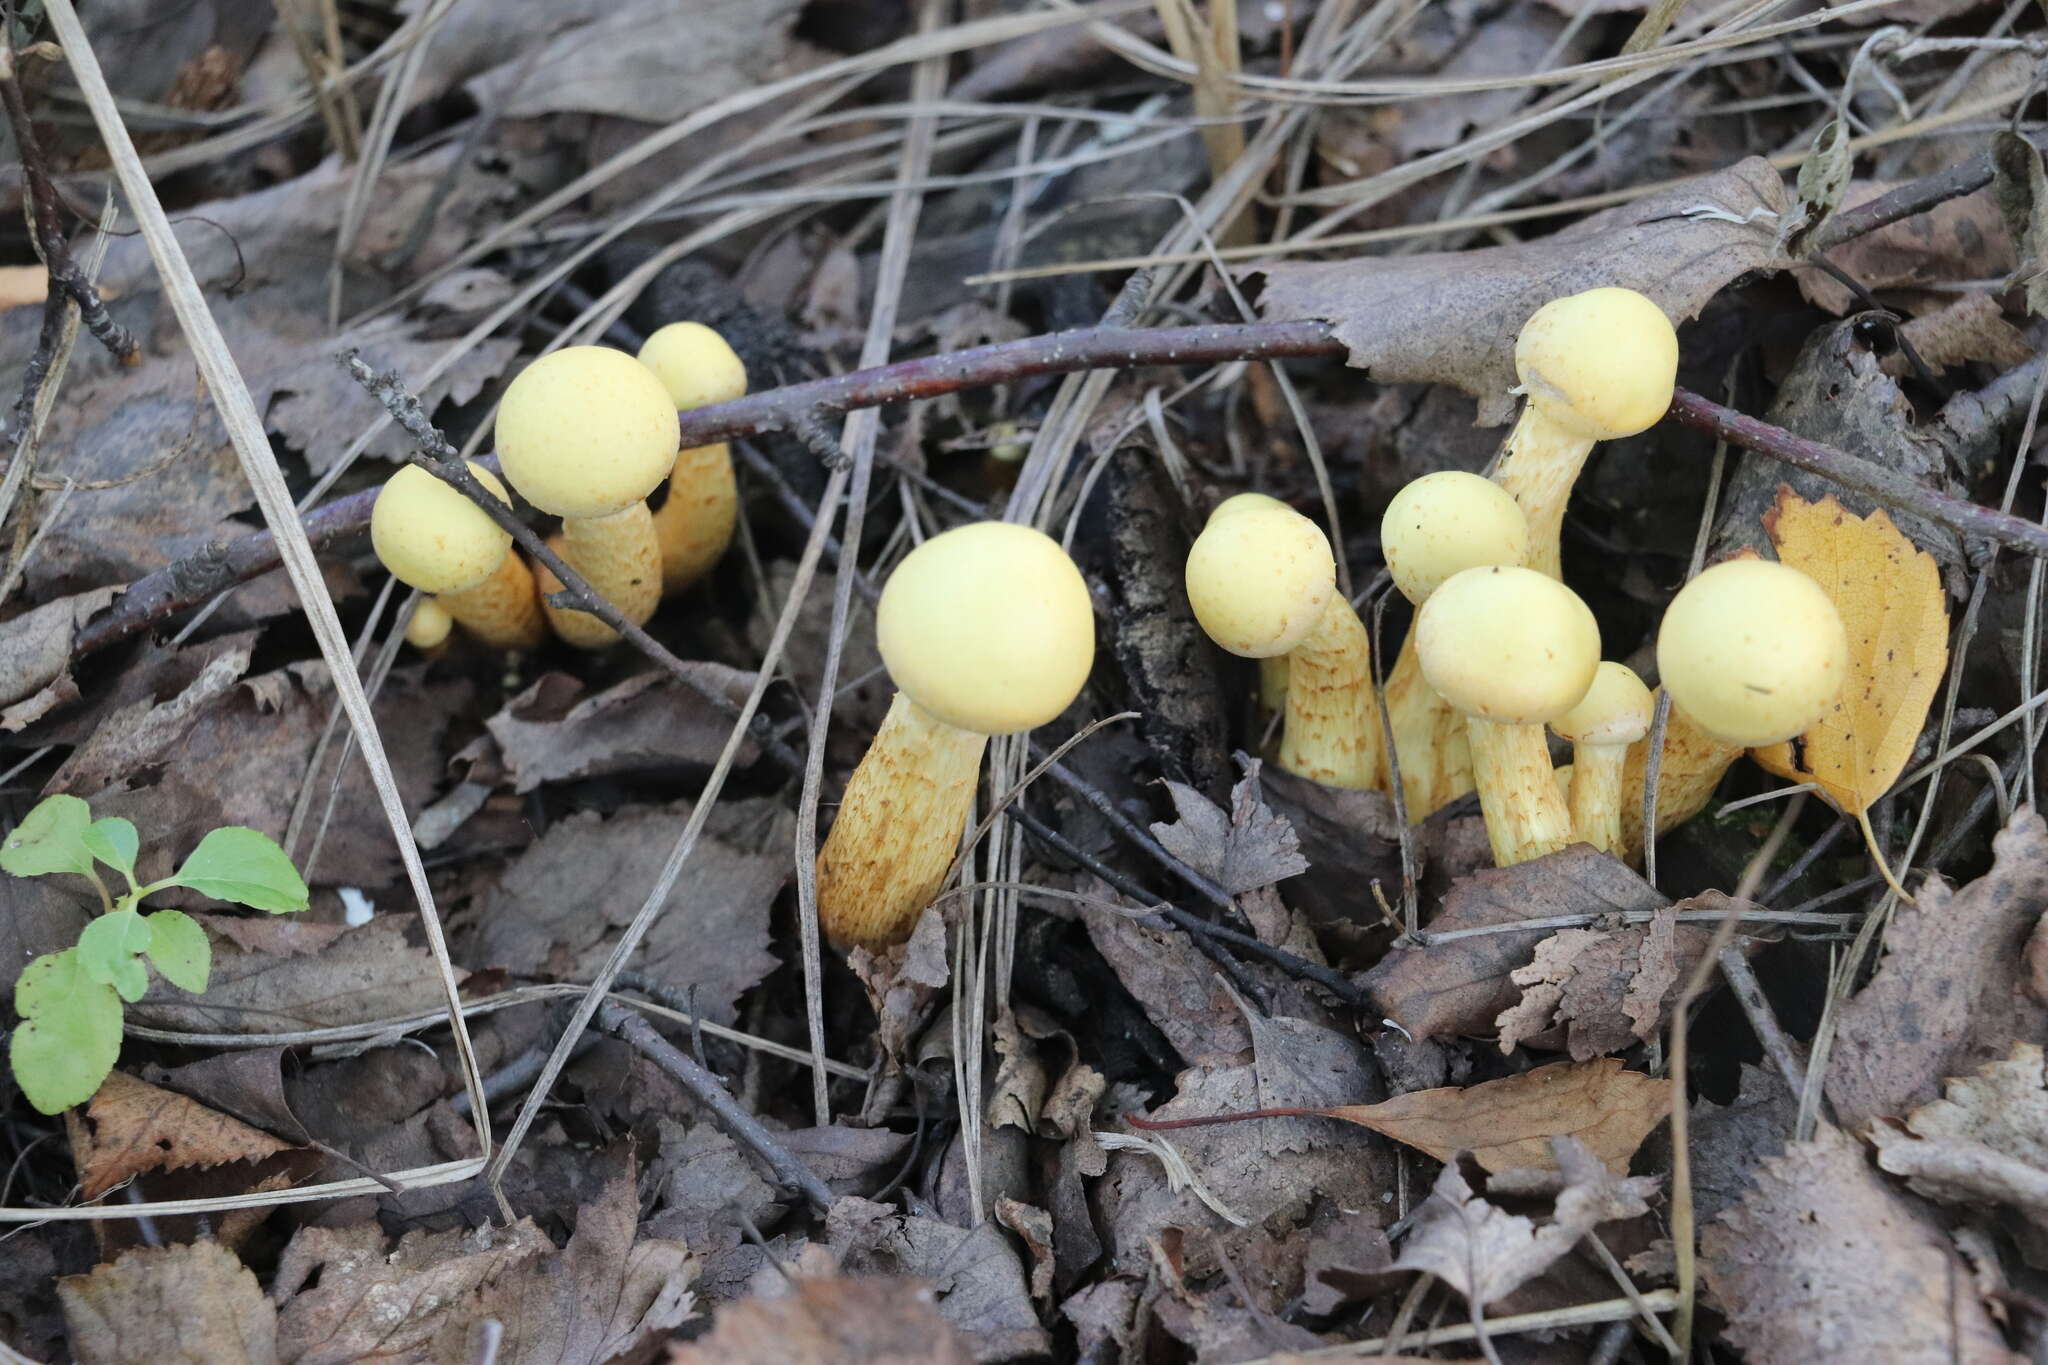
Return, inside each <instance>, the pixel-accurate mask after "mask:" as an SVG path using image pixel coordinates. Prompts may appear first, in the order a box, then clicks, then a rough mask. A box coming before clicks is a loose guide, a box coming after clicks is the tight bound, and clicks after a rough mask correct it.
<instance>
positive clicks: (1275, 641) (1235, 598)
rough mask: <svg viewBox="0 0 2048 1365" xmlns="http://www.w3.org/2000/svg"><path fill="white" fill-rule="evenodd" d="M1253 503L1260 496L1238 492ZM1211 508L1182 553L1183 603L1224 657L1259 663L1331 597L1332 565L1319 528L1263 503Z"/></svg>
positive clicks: (1302, 634)
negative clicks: (1184, 558)
mask: <svg viewBox="0 0 2048 1365" xmlns="http://www.w3.org/2000/svg"><path fill="white" fill-rule="evenodd" d="M1240 496H1241V497H1247V498H1257V497H1260V496H1261V495H1260V494H1256V493H1251V494H1241V495H1240ZM1237 501H1238V498H1232V499H1231V500H1230V502H1226V503H1224V504H1223V507H1219V508H1217V509H1216V510H1217V513H1218V515H1212V516H1211V517H1210V518H1209V524H1208V525H1207V526H1206V527H1204V528H1203V530H1202V534H1201V535H1199V536H1196V537H1195V544H1194V548H1193V549H1191V550H1190V551H1189V552H1188V568H1187V587H1188V602H1189V604H1190V605H1191V606H1193V607H1194V609H1195V619H1196V620H1197V621H1199V622H1201V625H1202V629H1203V630H1205V631H1207V632H1208V635H1209V638H1210V639H1212V640H1214V641H1215V642H1216V643H1217V644H1219V645H1221V646H1223V647H1224V648H1225V649H1227V650H1229V651H1230V652H1231V653H1232V654H1236V655H1239V656H1241V657H1243V658H1247V659H1267V658H1271V657H1272V656H1273V655H1275V654H1285V653H1287V651H1289V650H1291V649H1293V648H1294V647H1295V646H1296V645H1298V644H1300V643H1301V642H1302V641H1303V640H1304V639H1306V638H1307V637H1308V633H1309V632H1310V631H1311V630H1313V629H1315V625H1316V622H1317V621H1319V620H1321V619H1322V615H1323V609H1324V608H1325V607H1327V606H1329V605H1330V599H1331V598H1332V597H1333V596H1335V595H1336V592H1337V561H1336V558H1335V557H1334V556H1333V555H1331V553H1330V541H1329V538H1328V537H1327V536H1325V535H1324V534H1323V531H1322V528H1321V527H1319V526H1317V525H1316V524H1315V523H1314V522H1312V521H1310V520H1309V519H1308V518H1307V517H1305V516H1303V515H1301V513H1299V512H1297V511H1295V510H1294V509H1292V508H1290V507H1287V506H1285V505H1284V504H1282V503H1279V502H1276V501H1274V500H1273V499H1270V498H1268V499H1266V502H1267V503H1269V504H1270V505H1269V506H1266V505H1259V504H1257V503H1247V504H1245V505H1244V506H1243V507H1241V508H1239V509H1236V510H1234V511H1232V512H1230V513H1228V514H1224V511H1223V509H1224V508H1226V507H1229V506H1230V504H1231V503H1234V502H1237Z"/></svg>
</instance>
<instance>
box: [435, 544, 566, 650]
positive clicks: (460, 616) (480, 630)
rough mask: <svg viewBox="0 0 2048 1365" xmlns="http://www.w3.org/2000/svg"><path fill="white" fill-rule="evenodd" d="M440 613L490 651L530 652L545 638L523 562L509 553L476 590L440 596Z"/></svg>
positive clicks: (537, 599) (537, 602)
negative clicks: (445, 613) (486, 646)
mask: <svg viewBox="0 0 2048 1365" xmlns="http://www.w3.org/2000/svg"><path fill="white" fill-rule="evenodd" d="M433 600H434V601H435V602H438V603H439V604H440V606H441V609H442V610H443V611H445V612H447V613H448V615H449V616H450V617H452V618H454V621H455V624H456V625H458V626H461V627H462V628H463V629H464V630H466V631H468V632H469V633H470V634H471V635H474V636H476V638H477V639H478V640H480V641H482V642H483V643H484V644H486V645H488V646H489V647H490V648H492V649H533V648H535V647H537V646H538V645H539V644H540V643H541V642H542V641H543V640H545V639H547V638H548V628H547V622H546V621H544V620H542V619H541V614H540V597H539V595H538V594H536V593H535V592H534V583H533V575H532V574H530V573H528V572H527V569H526V561H525V560H524V559H521V558H520V557H519V555H518V554H517V553H516V552H514V551H511V550H507V551H506V552H505V557H504V558H503V559H501V560H499V561H498V567H497V568H495V569H493V570H491V575H490V577H488V578H486V579H485V580H484V581H483V582H481V583H478V584H477V585H476V586H475V587H471V588H462V589H459V590H457V591H455V592H444V593H440V594H438V595H437V596H435V597H434V598H433Z"/></svg>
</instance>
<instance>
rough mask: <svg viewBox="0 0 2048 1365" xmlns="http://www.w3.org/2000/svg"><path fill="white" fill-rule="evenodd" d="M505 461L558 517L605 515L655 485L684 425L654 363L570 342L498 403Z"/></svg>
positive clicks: (530, 369) (516, 481) (533, 497)
mask: <svg viewBox="0 0 2048 1365" xmlns="http://www.w3.org/2000/svg"><path fill="white" fill-rule="evenodd" d="M497 437H498V463H499V465H500V466H501V467H502V468H503V469H504V471H505V477H506V478H507V479H510V480H511V481H512V486H513V487H514V488H516V489H518V490H519V492H520V494H521V495H522V496H524V497H525V499H526V500H527V501H528V502H530V503H532V504H533V505H534V506H535V507H538V508H539V509H540V510H541V511H543V512H552V513H553V514H554V515H556V516H558V517H604V516H610V515H611V514H612V513H614V512H618V511H622V510H624V509H625V508H627V507H629V506H631V505H632V504H633V503H635V502H638V501H639V500H640V499H642V498H644V497H646V496H647V495H648V494H649V493H652V492H653V491H654V489H655V486H656V485H658V484H659V483H660V482H661V481H662V480H663V479H664V478H667V477H668V472H669V470H670V469H671V468H673V467H674V465H675V462H676V450H677V448H678V446H679V444H680V442H681V439H682V428H681V426H680V425H679V423H678V421H677V418H676V405H675V404H674V403H673V402H671V401H670V399H669V393H668V390H667V388H665V387H663V385H662V382H661V380H659V379H657V378H656V377H655V374H654V371H652V370H650V369H648V368H647V367H646V366H645V365H642V364H641V363H640V362H639V361H637V360H635V359H634V358H633V357H632V356H629V355H627V354H626V353H625V352H624V351H614V350H612V349H610V348H609V347H605V346H569V347H565V348H564V349H562V350H559V351H556V352H555V353H554V354H552V355H545V356H542V357H541V358H540V359H539V360H536V361H534V362H533V363H532V364H531V365H528V366H527V367H526V368H525V369H524V370H522V371H521V372H520V374H519V377H518V378H517V379H514V380H513V381H512V383H511V385H510V386H509V387H507V388H506V390H505V397H504V400H503V401H502V402H501V403H500V404H499V405H498V428H497Z"/></svg>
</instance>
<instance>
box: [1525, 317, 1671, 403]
mask: <svg viewBox="0 0 2048 1365" xmlns="http://www.w3.org/2000/svg"><path fill="white" fill-rule="evenodd" d="M1515 373H1516V375H1518V376H1519V377H1520V378H1521V381H1522V388H1523V390H1524V391H1525V392H1526V393H1527V394H1528V396H1529V402H1530V403H1531V404H1533V405H1534V406H1535V408H1536V410H1537V411H1538V412H1540V413H1541V414H1542V415H1543V416H1544V417H1545V418H1546V419H1548V420H1549V421H1550V422H1552V423H1554V424H1555V425H1557V426H1560V427H1562V428H1564V429H1565V430H1566V431H1569V432H1571V433H1572V434H1573V435H1575V436H1579V437H1582V438H1584V439H1586V440H1589V441H1611V440H1614V439H1616V438H1618V437H1622V436H1633V435H1635V434H1636V433H1637V432H1639V431H1642V430H1645V429H1646V428H1648V427H1651V426H1654V425H1655V424H1656V422H1657V419H1658V418H1660V417H1662V416H1663V415H1664V413H1665V410H1666V409H1668V408H1669V407H1670V406H1671V388H1672V385H1673V384H1675V383H1677V381H1678V333H1677V332H1675V331H1673V330H1672V327H1671V319H1670V318H1668V317H1666V316H1664V310H1663V309H1662V308H1659V307H1658V306H1657V305H1656V304H1654V303H1652V302H1651V301H1650V300H1649V299H1647V298H1645V297H1643V296H1642V295H1641V294H1638V293H1637V292H1636V291H1635V290H1633V289H1617V288H1605V289H1588V290H1587V291H1586V292H1585V293H1583V294H1571V295H1568V296H1566V297H1565V298H1561V299H1552V300H1551V301H1550V302H1549V303H1546V304H1544V305H1543V306H1542V307H1541V308H1538V309H1537V310H1536V311H1535V313H1534V314H1533V315H1531V316H1530V318H1529V320H1528V321H1527V322H1526V323H1524V324H1523V325H1522V334H1521V335H1520V336H1519V337H1517V338H1516V339H1515Z"/></svg>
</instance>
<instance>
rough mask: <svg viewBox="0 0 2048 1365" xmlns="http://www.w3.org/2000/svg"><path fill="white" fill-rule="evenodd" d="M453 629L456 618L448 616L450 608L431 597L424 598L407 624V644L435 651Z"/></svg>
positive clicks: (413, 610) (415, 647)
mask: <svg viewBox="0 0 2048 1365" xmlns="http://www.w3.org/2000/svg"><path fill="white" fill-rule="evenodd" d="M453 629H455V618H454V617H452V616H450V615H449V614H448V608H446V607H444V606H442V605H441V604H440V603H439V602H436V601H435V600H434V599H433V598H431V597H422V598H421V599H420V600H419V604H418V605H417V606H415V607H414V608H413V609H412V619H411V620H410V621H407V622H406V623H405V642H406V643H407V644H409V645H411V646H412V647H413V648H414V649H433V648H435V647H436V646H438V645H440V644H441V642H442V641H444V640H446V639H447V638H448V632H449V631H451V630H453Z"/></svg>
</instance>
